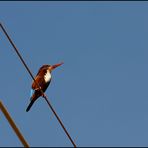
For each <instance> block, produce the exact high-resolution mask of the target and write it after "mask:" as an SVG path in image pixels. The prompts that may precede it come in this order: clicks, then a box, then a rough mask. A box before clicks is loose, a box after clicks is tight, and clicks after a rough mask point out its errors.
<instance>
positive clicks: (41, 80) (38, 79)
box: [32, 75, 50, 92]
mask: <svg viewBox="0 0 148 148" xmlns="http://www.w3.org/2000/svg"><path fill="white" fill-rule="evenodd" d="M35 81H36V82H37V83H38V84H39V86H40V87H41V89H42V90H43V92H45V90H46V89H47V87H48V85H49V83H50V81H49V82H48V83H46V82H45V80H44V77H41V76H40V75H37V76H36V77H35ZM36 82H33V83H32V89H33V90H39V87H38V85H37V84H36Z"/></svg>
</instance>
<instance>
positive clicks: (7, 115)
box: [0, 101, 29, 147]
mask: <svg viewBox="0 0 148 148" xmlns="http://www.w3.org/2000/svg"><path fill="white" fill-rule="evenodd" d="M0 109H1V111H2V113H3V114H4V116H5V118H6V119H7V120H8V122H9V124H10V125H11V127H12V129H13V130H14V132H15V133H16V135H17V137H18V138H19V140H20V141H21V143H22V144H23V145H24V147H29V145H28V143H27V141H26V140H25V138H24V137H23V135H22V134H21V132H20V130H19V129H18V127H17V126H16V124H15V122H14V121H13V119H12V117H11V116H10V114H9V112H8V111H7V109H6V107H5V106H4V105H3V103H2V101H0Z"/></svg>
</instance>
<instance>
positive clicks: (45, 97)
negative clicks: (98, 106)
mask: <svg viewBox="0 0 148 148" xmlns="http://www.w3.org/2000/svg"><path fill="white" fill-rule="evenodd" d="M0 27H1V28H2V30H3V32H4V34H5V35H6V37H7V39H8V40H9V42H10V43H11V45H12V46H13V48H14V50H15V52H16V53H17V55H18V56H19V58H20V60H21V62H22V63H23V65H24V66H25V68H26V69H27V71H28V72H29V74H30V76H31V78H32V79H33V80H34V82H35V83H36V84H37V85H38V87H39V89H40V91H41V93H42V96H43V98H44V99H45V100H46V102H47V104H48V106H49V107H50V109H51V110H52V112H53V114H54V115H55V116H56V118H57V120H58V121H59V123H60V125H61V126H62V128H63V130H64V132H65V133H66V135H67V137H68V138H69V140H70V141H71V143H72V144H73V146H74V147H76V144H75V143H74V141H73V140H72V138H71V136H70V134H69V133H68V131H67V130H66V128H65V126H64V124H63V123H62V121H61V119H60V118H59V116H58V115H57V113H56V111H55V110H54V108H53V107H52V105H51V103H50V102H49V100H48V98H47V96H46V95H45V93H44V92H43V91H42V89H41V87H40V86H39V84H38V83H37V82H36V80H35V79H34V77H33V75H32V73H31V71H30V69H29V68H28V66H27V64H26V63H25V61H24V60H23V58H22V56H21V54H20V53H19V51H18V49H17V48H16V46H15V44H14V43H13V42H12V40H11V38H10V37H9V35H8V33H7V32H6V30H5V29H4V27H3V25H2V24H1V23H0Z"/></svg>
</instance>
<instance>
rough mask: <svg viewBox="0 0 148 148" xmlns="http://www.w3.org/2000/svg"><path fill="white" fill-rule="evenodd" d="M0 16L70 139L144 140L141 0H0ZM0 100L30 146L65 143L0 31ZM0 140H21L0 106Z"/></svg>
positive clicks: (147, 28) (147, 71)
mask: <svg viewBox="0 0 148 148" xmlns="http://www.w3.org/2000/svg"><path fill="white" fill-rule="evenodd" d="M0 21H1V22H2V24H3V25H4V26H5V28H6V29H7V31H8V33H9V35H10V36H11V38H12V39H13V41H14V43H15V44H16V46H17V48H18V49H19V51H20V53H21V54H22V56H23V57H24V60H25V61H26V63H27V64H28V66H29V67H30V69H31V71H32V73H33V74H34V75H36V73H37V71H38V69H39V68H40V66H42V65H43V64H55V63H58V62H61V61H63V62H64V65H63V66H61V67H59V68H57V69H56V70H55V71H53V73H52V82H51V85H50V86H49V88H48V89H47V91H46V95H47V96H48V97H49V99H50V102H51V104H52V105H53V107H54V108H55V110H56V111H57V113H58V115H59V116H60V118H61V119H62V121H63V123H64V125H65V127H66V128H67V130H68V131H69V133H70V135H71V137H72V138H73V139H74V141H75V143H76V144H77V146H148V3H147V2H107V1H106V2H99V1H98V2H91V1H90V2H41V1H40V2H0ZM0 68H1V73H0V82H1V83H0V84H1V87H0V88H1V91H0V92H1V93H0V100H1V101H2V102H3V103H4V105H5V106H6V107H7V109H8V111H9V113H10V114H11V116H12V117H13V119H14V120H15V123H16V124H17V126H18V127H19V129H20V131H21V132H22V134H23V135H24V137H25V139H26V140H27V142H28V143H29V145H30V146H72V145H71V143H70V141H69V139H68V138H67V136H66V135H65V133H64V131H63V129H62V128H61V126H60V125H59V123H58V121H57V120H56V118H55V116H54V115H53V113H52V112H51V110H50V109H49V108H48V106H47V103H46V102H45V100H43V99H42V98H39V99H38V101H36V103H35V104H34V105H33V107H32V108H31V110H30V111H29V112H28V113H26V111H25V110H26V107H27V105H28V104H29V101H30V88H31V83H32V79H31V77H30V75H29V74H28V73H27V71H26V69H25V68H24V67H23V65H22V63H21V62H20V60H19V58H18V56H17V55H16V53H15V52H14V49H13V48H12V47H11V45H10V44H9V42H8V40H7V39H6V37H5V35H4V34H3V32H2V31H0ZM0 146H22V145H21V143H20V141H19V140H18V138H17V137H16V135H15V133H14V132H13V131H12V129H11V127H10V126H9V124H8V123H7V121H6V119H5V117H4V116H3V114H2V113H1V112H0Z"/></svg>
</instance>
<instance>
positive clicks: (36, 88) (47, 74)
mask: <svg viewBox="0 0 148 148" xmlns="http://www.w3.org/2000/svg"><path fill="white" fill-rule="evenodd" d="M62 64H63V62H61V63H58V64H54V65H43V66H41V67H40V69H39V70H38V73H37V75H36V76H35V81H33V82H32V89H31V98H30V103H29V105H28V107H27V109H26V112H28V111H29V110H30V108H31V107H32V105H33V104H34V102H35V101H36V100H37V99H38V98H39V97H40V96H43V97H44V94H43V93H42V92H45V91H46V89H47V88H48V86H49V84H50V82H51V72H52V71H53V70H54V69H55V68H57V67H59V66H61V65H62ZM40 89H41V90H42V91H41V90H40Z"/></svg>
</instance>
